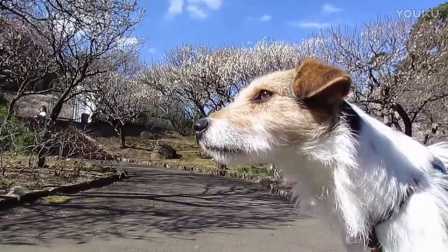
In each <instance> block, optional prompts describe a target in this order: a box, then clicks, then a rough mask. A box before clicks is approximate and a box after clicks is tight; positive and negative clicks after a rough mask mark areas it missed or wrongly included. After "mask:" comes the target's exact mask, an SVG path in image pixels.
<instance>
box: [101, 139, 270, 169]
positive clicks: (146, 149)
mask: <svg viewBox="0 0 448 252" xmlns="http://www.w3.org/2000/svg"><path fill="white" fill-rule="evenodd" d="M126 139H127V145H128V146H130V148H126V149H120V148H119V146H120V145H119V139H118V138H96V140H97V141H98V142H100V143H101V144H102V145H103V146H104V147H106V148H108V149H109V150H111V151H112V152H114V153H116V154H118V155H120V156H121V157H125V158H133V159H137V160H149V161H151V159H150V155H151V152H152V148H153V146H154V145H155V144H157V143H158V144H168V145H170V146H172V147H173V148H174V149H175V150H176V151H177V153H178V154H180V155H182V157H181V158H180V159H173V160H164V162H165V163H172V164H174V165H185V166H196V167H201V168H209V169H218V166H217V164H216V163H215V162H213V161H212V160H211V159H204V158H201V157H199V156H198V155H197V153H198V152H199V151H200V150H201V148H200V147H199V146H198V145H196V141H195V139H194V137H182V136H177V135H165V136H163V137H162V138H161V139H159V140H144V139H141V138H139V137H127V138H126ZM228 168H229V169H231V170H238V171H239V172H243V173H252V174H254V173H255V174H259V175H264V176H269V175H270V174H269V172H268V170H267V166H258V167H257V168H256V169H254V168H251V167H249V166H230V167H228Z"/></svg>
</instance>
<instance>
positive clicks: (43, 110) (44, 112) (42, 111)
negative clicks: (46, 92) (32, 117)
mask: <svg viewBox="0 0 448 252" xmlns="http://www.w3.org/2000/svg"><path fill="white" fill-rule="evenodd" d="M37 116H40V117H47V107H45V106H42V107H41V108H40V112H39V114H37Z"/></svg>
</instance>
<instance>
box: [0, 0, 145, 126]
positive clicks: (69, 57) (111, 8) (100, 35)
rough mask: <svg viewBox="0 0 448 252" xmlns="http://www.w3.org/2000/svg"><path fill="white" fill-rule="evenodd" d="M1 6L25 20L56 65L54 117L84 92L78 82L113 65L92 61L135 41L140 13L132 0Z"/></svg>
mask: <svg viewBox="0 0 448 252" xmlns="http://www.w3.org/2000/svg"><path fill="white" fill-rule="evenodd" d="M0 10H1V12H2V14H3V15H5V16H7V17H10V18H13V19H15V20H19V21H20V22H22V23H24V24H27V25H29V26H30V27H31V28H30V29H32V30H33V33H34V34H36V36H39V37H40V38H41V39H42V44H44V45H45V46H46V49H47V50H48V53H49V55H51V56H52V57H53V58H54V60H55V64H56V65H57V66H58V70H59V71H58V72H59V75H58V80H57V82H58V85H57V90H56V91H58V93H59V98H58V100H57V102H56V103H55V105H54V107H53V108H52V111H51V112H50V117H51V119H53V120H55V119H56V118H57V117H58V115H59V113H60V111H61V109H62V105H63V104H64V103H65V102H67V101H69V100H70V99H72V98H74V97H76V96H77V95H79V94H81V93H86V92H89V90H88V89H86V88H77V87H78V86H82V85H83V83H84V82H85V81H86V80H87V79H89V78H91V77H94V76H96V75H98V74H103V73H107V72H109V71H114V70H115V69H114V68H115V66H113V65H112V66H111V64H106V65H104V66H103V65H100V64H94V63H95V62H98V61H100V62H101V61H103V60H108V61H111V59H113V57H112V56H111V55H113V54H114V53H115V52H117V51H126V50H127V46H128V45H130V44H135V42H136V39H135V38H132V37H131V35H130V33H131V31H132V29H133V28H134V27H135V25H136V24H137V23H138V22H139V21H140V20H141V17H142V14H143V10H142V9H141V8H140V7H139V6H138V4H137V1H136V0H102V1H68V0H4V1H0ZM137 42H138V41H137Z"/></svg>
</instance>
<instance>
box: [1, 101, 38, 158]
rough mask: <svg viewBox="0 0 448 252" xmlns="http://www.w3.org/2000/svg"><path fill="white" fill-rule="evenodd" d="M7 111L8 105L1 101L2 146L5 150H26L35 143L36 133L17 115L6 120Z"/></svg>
mask: <svg viewBox="0 0 448 252" xmlns="http://www.w3.org/2000/svg"><path fill="white" fill-rule="evenodd" d="M0 98H1V97H0ZM7 113H8V108H7V106H5V105H4V104H1V103H0V146H2V150H3V151H17V152H26V151H27V150H28V149H29V147H30V146H32V145H33V144H34V138H35V134H34V133H33V132H32V130H30V129H29V128H28V127H26V126H25V125H24V124H23V123H22V122H21V121H20V120H18V119H17V118H15V117H12V118H11V119H9V120H5V118H6V115H7Z"/></svg>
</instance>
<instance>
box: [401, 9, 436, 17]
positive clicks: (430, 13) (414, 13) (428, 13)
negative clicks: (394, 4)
mask: <svg viewBox="0 0 448 252" xmlns="http://www.w3.org/2000/svg"><path fill="white" fill-rule="evenodd" d="M395 12H397V15H398V17H399V18H420V17H427V18H436V17H439V16H440V11H439V10H413V9H402V10H395Z"/></svg>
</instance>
